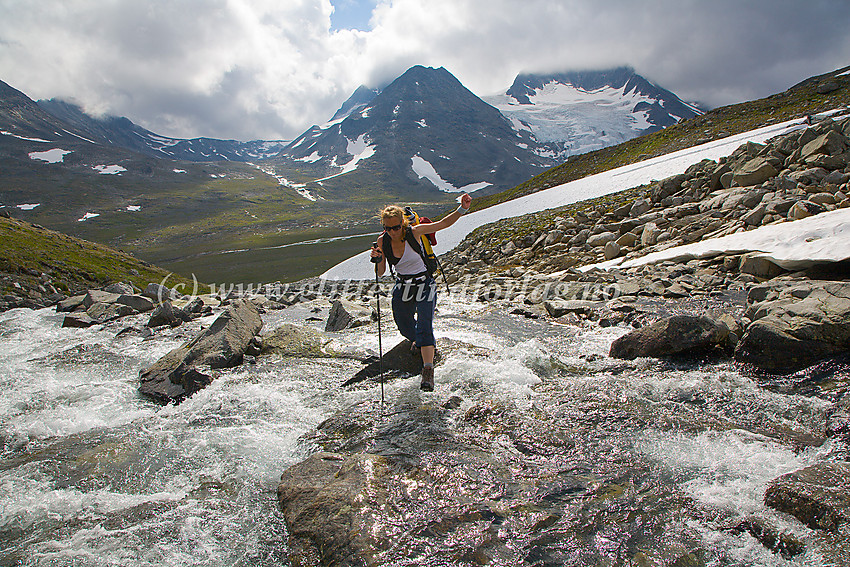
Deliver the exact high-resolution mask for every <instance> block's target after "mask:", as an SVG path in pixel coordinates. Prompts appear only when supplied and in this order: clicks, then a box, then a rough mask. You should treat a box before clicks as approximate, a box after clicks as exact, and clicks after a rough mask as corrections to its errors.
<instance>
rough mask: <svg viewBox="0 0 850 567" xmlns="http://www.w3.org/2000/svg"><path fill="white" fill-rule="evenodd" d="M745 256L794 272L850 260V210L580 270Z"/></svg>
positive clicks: (839, 210)
mask: <svg viewBox="0 0 850 567" xmlns="http://www.w3.org/2000/svg"><path fill="white" fill-rule="evenodd" d="M744 252H761V254H759V256H760V257H763V258H767V259H768V260H770V261H771V262H773V263H774V264H776V265H777V266H780V267H781V268H784V269H786V270H790V271H796V270H805V269H806V268H810V267H811V266H813V265H815V264H816V263H822V262H840V261H842V260H846V259H848V258H850V209H838V210H835V211H830V212H827V213H821V214H819V215H815V216H812V217H808V218H805V219H801V220H797V221H793V222H783V223H778V224H772V225H768V226H762V227H759V228H757V229H754V230H749V231H747V232H739V233H735V234H730V235H728V236H723V237H720V238H711V239H708V240H703V241H700V242H695V243H693V244H686V245H684V246H676V247H675V248H668V249H667V250H662V251H660V252H653V253H651V254H647V255H646V256H643V257H640V258H634V259H632V260H628V261H623V259H622V258H617V259H615V260H610V261H608V262H601V263H599V264H594V265H591V266H584V267H582V268H580V269H581V270H582V271H587V270H590V269H592V268H601V269H608V268H613V267H615V266H616V267H619V268H631V267H633V266H643V265H645V264H655V263H657V262H664V261H665V260H672V261H674V262H686V261H688V260H693V259H694V258H712V257H714V256H718V255H720V254H727V253H732V254H737V253H744Z"/></svg>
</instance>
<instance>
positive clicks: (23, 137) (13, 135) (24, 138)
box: [0, 130, 51, 144]
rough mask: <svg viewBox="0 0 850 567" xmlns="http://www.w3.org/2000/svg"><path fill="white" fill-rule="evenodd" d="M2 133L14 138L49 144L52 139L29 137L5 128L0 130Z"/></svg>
mask: <svg viewBox="0 0 850 567" xmlns="http://www.w3.org/2000/svg"><path fill="white" fill-rule="evenodd" d="M0 134H3V135H4V136H12V137H13V138H17V139H19V140H24V141H26V142H43V143H45V144H49V143H50V142H51V140H42V139H41V138H27V137H26V136H18V135H17V134H13V133H11V132H7V131H5V130H0Z"/></svg>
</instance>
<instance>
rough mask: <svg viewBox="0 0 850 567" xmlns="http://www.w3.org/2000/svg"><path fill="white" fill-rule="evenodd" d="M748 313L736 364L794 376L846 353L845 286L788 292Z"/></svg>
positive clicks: (849, 326)
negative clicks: (747, 323) (824, 359)
mask: <svg viewBox="0 0 850 567" xmlns="http://www.w3.org/2000/svg"><path fill="white" fill-rule="evenodd" d="M749 313H750V315H751V316H752V317H753V318H754V319H755V320H754V321H753V323H751V324H750V325H749V327H747V330H746V332H745V333H744V336H743V337H741V341H740V342H739V343H738V345H737V347H736V348H735V359H736V360H738V361H741V362H746V363H749V364H752V365H754V366H756V367H757V368H760V369H762V370H766V371H768V372H782V373H784V372H793V371H796V370H799V369H801V368H804V367H806V366H808V365H810V364H813V363H815V362H817V361H818V360H820V359H822V358H825V357H828V356H832V355H837V354H842V353H846V352H847V351H848V350H850V283H846V282H819V283H813V284H808V285H796V286H789V287H788V289H787V290H785V291H784V292H780V293H778V296H777V294H776V293H774V294H773V300H768V301H765V302H762V303H761V304H757V305H753V306H751V307H750V309H749Z"/></svg>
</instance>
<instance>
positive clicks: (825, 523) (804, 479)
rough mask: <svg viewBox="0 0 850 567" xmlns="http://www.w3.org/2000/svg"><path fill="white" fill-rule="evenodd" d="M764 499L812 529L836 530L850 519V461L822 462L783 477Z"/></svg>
mask: <svg viewBox="0 0 850 567" xmlns="http://www.w3.org/2000/svg"><path fill="white" fill-rule="evenodd" d="M764 502H765V504H766V505H768V506H770V507H771V508H775V509H776V510H779V511H781V512H785V513H787V514H791V515H792V516H794V517H796V518H797V519H798V520H800V521H801V522H803V523H804V524H806V525H807V526H809V527H810V528H812V529H815V530H827V531H837V530H838V529H839V526H841V525H842V524H845V523H847V522H848V521H850V463H845V462H839V463H819V464H816V465H813V466H811V467H807V468H805V469H802V470H799V471H796V472H793V473H789V474H786V475H784V476H781V477H779V478H778V479H776V480H774V481H773V482H772V483H770V486H768V488H767V491H766V492H765V496H764Z"/></svg>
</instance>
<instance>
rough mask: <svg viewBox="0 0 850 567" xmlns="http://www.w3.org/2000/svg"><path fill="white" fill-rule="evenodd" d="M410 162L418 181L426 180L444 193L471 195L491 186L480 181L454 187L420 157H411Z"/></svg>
mask: <svg viewBox="0 0 850 567" xmlns="http://www.w3.org/2000/svg"><path fill="white" fill-rule="evenodd" d="M410 161H411V162H412V167H413V172H414V173H416V175H418V176H419V179H423V178H424V179H427V180H428V181H430V182H431V183H432V184H433V185H434V187H436V188H437V189H439V190H440V191H443V192H445V193H471V192H473V191H478V190H479V189H483V188H485V187H489V186H490V185H492V183H488V182H486V181H480V182H478V183H470V184H469V185H464V186H463V187H455V186H454V185H452V184H451V183H449V182H448V181H446V180H445V179H443V178H442V177H440V174H439V173H437V170H436V169H434V166H433V165H431V163H430V162H429V161H428V160H426V159H424V158H423V157H422V156H413V157H412V158H410Z"/></svg>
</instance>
